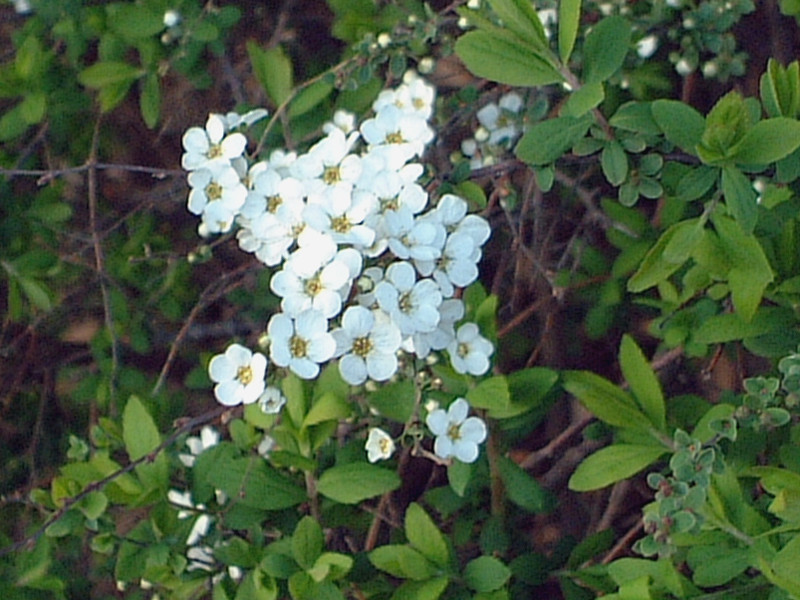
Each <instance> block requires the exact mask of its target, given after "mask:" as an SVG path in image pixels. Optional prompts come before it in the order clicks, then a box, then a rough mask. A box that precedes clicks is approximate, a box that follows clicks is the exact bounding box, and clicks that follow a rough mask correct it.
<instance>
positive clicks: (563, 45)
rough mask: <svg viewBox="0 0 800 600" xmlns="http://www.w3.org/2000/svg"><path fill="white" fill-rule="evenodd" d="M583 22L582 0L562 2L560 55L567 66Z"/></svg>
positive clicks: (559, 8) (560, 8) (559, 14)
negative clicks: (579, 27) (581, 21)
mask: <svg viewBox="0 0 800 600" xmlns="http://www.w3.org/2000/svg"><path fill="white" fill-rule="evenodd" d="M580 20H581V0H561V2H559V3H558V54H559V56H560V57H561V62H562V63H564V64H567V63H568V62H569V57H570V55H571V54H572V49H573V48H574V47H575V38H576V37H577V36H578V26H579V25H580Z"/></svg>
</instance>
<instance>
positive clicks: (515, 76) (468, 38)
mask: <svg viewBox="0 0 800 600" xmlns="http://www.w3.org/2000/svg"><path fill="white" fill-rule="evenodd" d="M455 50H456V54H457V55H458V56H459V58H460V59H461V60H462V61H463V62H464V64H465V65H466V67H467V69H469V70H470V71H471V72H472V73H473V74H475V75H477V76H478V77H484V78H486V79H489V80H491V81H497V82H499V83H505V84H508V85H515V86H525V87H534V86H540V85H548V84H551V83H559V82H561V81H563V77H562V76H561V74H560V73H559V72H558V70H557V69H556V68H555V67H553V65H551V64H550V63H549V62H548V61H547V60H546V59H544V58H543V57H542V56H541V55H540V54H539V53H537V52H536V51H535V50H534V49H533V48H531V47H529V46H524V45H523V44H520V42H519V41H518V40H510V39H508V38H506V37H504V36H499V35H497V34H495V33H489V32H488V31H470V32H468V33H466V34H464V35H462V36H461V37H460V38H458V40H457V41H456V44H455Z"/></svg>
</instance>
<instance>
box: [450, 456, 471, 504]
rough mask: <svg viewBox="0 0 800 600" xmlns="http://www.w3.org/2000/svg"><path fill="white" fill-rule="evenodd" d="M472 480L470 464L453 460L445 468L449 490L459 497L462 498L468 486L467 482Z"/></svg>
mask: <svg viewBox="0 0 800 600" xmlns="http://www.w3.org/2000/svg"><path fill="white" fill-rule="evenodd" d="M471 478H472V463H463V462H461V461H460V460H454V461H453V462H452V463H451V464H449V465H448V466H447V482H448V483H449V484H450V488H451V489H452V490H453V491H454V492H455V493H456V495H458V496H460V497H462V498H463V497H464V493H465V492H466V490H467V485H469V480H470V479H471Z"/></svg>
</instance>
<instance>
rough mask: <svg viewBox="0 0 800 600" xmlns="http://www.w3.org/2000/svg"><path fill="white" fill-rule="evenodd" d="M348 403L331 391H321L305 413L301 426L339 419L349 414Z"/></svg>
mask: <svg viewBox="0 0 800 600" xmlns="http://www.w3.org/2000/svg"><path fill="white" fill-rule="evenodd" d="M350 412H351V408H350V404H349V403H348V402H347V401H346V400H345V399H344V398H342V397H340V396H338V395H337V394H333V393H323V394H322V396H321V397H319V398H318V399H317V400H316V401H315V402H314V404H312V405H311V408H310V409H309V411H308V414H306V418H305V419H304V420H303V427H310V426H311V425H317V424H318V423H322V422H323V421H330V420H339V419H344V418H345V417H348V416H350Z"/></svg>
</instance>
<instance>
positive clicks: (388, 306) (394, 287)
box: [375, 262, 442, 335]
mask: <svg viewBox="0 0 800 600" xmlns="http://www.w3.org/2000/svg"><path fill="white" fill-rule="evenodd" d="M375 299H376V300H377V301H378V306H380V307H381V309H383V310H384V312H386V313H388V314H389V316H390V317H391V318H392V320H394V322H395V323H397V326H398V327H400V331H401V332H402V334H403V335H412V334H414V333H417V332H428V331H433V330H434V329H435V328H436V325H437V324H438V323H439V310H438V309H439V305H440V304H441V303H442V292H441V291H440V290H439V286H438V285H437V284H436V282H435V281H433V280H432V279H421V280H419V281H417V275H416V272H415V271H414V267H412V266H411V265H410V264H409V263H407V262H396V263H392V264H391V265H389V267H388V268H387V269H386V274H385V278H384V279H383V281H381V282H380V283H378V285H377V286H375Z"/></svg>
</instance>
